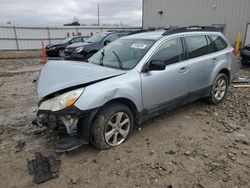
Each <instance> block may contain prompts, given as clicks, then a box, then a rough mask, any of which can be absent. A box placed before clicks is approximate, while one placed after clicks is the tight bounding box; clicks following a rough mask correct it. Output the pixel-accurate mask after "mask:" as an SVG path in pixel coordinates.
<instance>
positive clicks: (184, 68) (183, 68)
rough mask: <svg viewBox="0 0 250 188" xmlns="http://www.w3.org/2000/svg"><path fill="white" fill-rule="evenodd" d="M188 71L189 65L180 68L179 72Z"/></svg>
mask: <svg viewBox="0 0 250 188" xmlns="http://www.w3.org/2000/svg"><path fill="white" fill-rule="evenodd" d="M187 71H188V67H182V68H180V70H179V73H185V72H187Z"/></svg>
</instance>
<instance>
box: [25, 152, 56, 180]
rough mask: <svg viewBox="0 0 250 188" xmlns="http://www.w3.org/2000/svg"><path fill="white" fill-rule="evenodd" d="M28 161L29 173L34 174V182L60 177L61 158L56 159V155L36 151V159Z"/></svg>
mask: <svg viewBox="0 0 250 188" xmlns="http://www.w3.org/2000/svg"><path fill="white" fill-rule="evenodd" d="M27 161H28V165H27V166H28V170H29V173H30V174H31V175H33V176H34V179H33V182H34V183H36V184H39V183H43V182H45V181H48V180H50V179H53V178H57V177H59V173H58V172H59V166H60V160H56V158H55V157H54V156H52V155H50V156H49V157H45V156H43V155H42V154H41V153H36V154H35V159H31V160H27Z"/></svg>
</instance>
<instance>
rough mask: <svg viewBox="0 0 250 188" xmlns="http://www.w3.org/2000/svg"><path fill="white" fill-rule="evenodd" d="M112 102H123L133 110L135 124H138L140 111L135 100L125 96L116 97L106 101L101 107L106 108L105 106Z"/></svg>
mask: <svg viewBox="0 0 250 188" xmlns="http://www.w3.org/2000/svg"><path fill="white" fill-rule="evenodd" d="M112 103H121V104H123V105H125V106H127V107H128V108H129V109H130V110H131V111H132V113H133V115H134V119H135V124H137V123H138V122H139V112H138V109H137V107H136V105H135V103H134V102H133V101H131V100H130V99H128V98H124V97H119V98H114V99H112V100H110V101H108V102H106V103H105V104H104V105H103V106H102V107H101V108H104V107H105V106H107V105H110V104H112Z"/></svg>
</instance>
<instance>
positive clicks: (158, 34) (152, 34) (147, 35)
mask: <svg viewBox="0 0 250 188" xmlns="http://www.w3.org/2000/svg"><path fill="white" fill-rule="evenodd" d="M164 32H165V30H157V31H149V32H142V33H137V34H133V35H128V36H126V37H124V38H134V39H151V40H158V39H160V38H162V37H163V36H162V34H163V33H164Z"/></svg>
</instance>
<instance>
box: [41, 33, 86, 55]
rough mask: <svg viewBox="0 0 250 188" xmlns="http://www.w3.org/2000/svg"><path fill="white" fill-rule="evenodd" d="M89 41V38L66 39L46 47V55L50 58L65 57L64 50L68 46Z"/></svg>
mask: <svg viewBox="0 0 250 188" xmlns="http://www.w3.org/2000/svg"><path fill="white" fill-rule="evenodd" d="M87 39H88V37H87V36H75V37H69V38H66V39H64V40H63V41H62V42H60V43H56V44H48V45H47V46H46V54H47V56H48V57H58V56H59V57H64V49H65V48H66V46H68V45H70V44H73V43H78V42H85V41H86V40H87Z"/></svg>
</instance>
